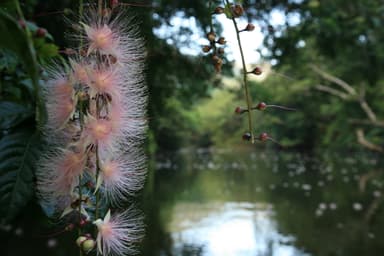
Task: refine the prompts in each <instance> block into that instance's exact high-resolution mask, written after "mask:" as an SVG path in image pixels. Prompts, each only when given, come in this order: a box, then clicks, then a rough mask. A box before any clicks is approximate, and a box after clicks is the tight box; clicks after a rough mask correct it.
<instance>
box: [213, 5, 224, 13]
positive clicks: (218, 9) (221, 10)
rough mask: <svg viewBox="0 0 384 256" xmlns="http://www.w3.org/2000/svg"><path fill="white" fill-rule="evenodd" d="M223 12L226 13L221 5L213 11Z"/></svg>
mask: <svg viewBox="0 0 384 256" xmlns="http://www.w3.org/2000/svg"><path fill="white" fill-rule="evenodd" d="M222 13H224V8H223V7H221V6H218V7H216V8H215V10H214V11H213V14H222Z"/></svg>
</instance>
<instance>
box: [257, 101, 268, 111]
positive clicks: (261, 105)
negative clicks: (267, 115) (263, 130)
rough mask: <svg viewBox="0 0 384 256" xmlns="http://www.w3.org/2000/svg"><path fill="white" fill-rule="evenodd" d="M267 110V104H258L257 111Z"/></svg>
mask: <svg viewBox="0 0 384 256" xmlns="http://www.w3.org/2000/svg"><path fill="white" fill-rule="evenodd" d="M266 108H267V104H265V102H260V103H259V104H257V106H256V109H258V110H264V109H266Z"/></svg>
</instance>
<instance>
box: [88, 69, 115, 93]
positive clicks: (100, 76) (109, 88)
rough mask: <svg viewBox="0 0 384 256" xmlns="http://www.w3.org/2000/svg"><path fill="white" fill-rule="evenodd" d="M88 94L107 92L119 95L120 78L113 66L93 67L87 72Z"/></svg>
mask: <svg viewBox="0 0 384 256" xmlns="http://www.w3.org/2000/svg"><path fill="white" fill-rule="evenodd" d="M88 77H89V81H90V82H89V83H88V86H89V88H90V93H89V94H90V96H91V98H92V97H94V96H95V95H96V94H97V93H98V94H109V95H111V96H113V97H119V95H120V94H121V92H120V90H119V89H120V83H121V82H122V80H121V78H120V77H119V74H118V72H117V70H116V69H113V68H110V67H109V68H101V67H98V68H95V69H94V70H92V71H90V72H88Z"/></svg>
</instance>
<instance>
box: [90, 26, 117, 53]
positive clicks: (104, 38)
mask: <svg viewBox="0 0 384 256" xmlns="http://www.w3.org/2000/svg"><path fill="white" fill-rule="evenodd" d="M83 26H84V30H85V33H86V35H87V38H88V40H89V47H88V51H87V55H89V54H90V53H92V52H94V51H95V50H97V51H99V52H100V53H102V54H107V55H108V54H111V55H114V56H115V55H116V49H118V46H119V36H118V35H117V34H116V33H114V32H113V31H112V30H111V28H110V27H109V26H108V25H107V24H98V25H96V24H92V25H91V26H88V25H86V24H84V23H83Z"/></svg>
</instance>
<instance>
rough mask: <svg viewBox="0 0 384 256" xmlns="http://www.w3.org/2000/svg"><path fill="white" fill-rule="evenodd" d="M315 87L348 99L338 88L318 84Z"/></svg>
mask: <svg viewBox="0 0 384 256" xmlns="http://www.w3.org/2000/svg"><path fill="white" fill-rule="evenodd" d="M315 88H316V89H317V90H319V91H322V92H327V93H329V94H332V95H334V96H337V97H339V98H342V99H343V100H347V99H348V94H345V93H343V92H341V91H339V90H336V89H333V88H331V87H328V86H325V85H321V84H319V85H317V86H315Z"/></svg>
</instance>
